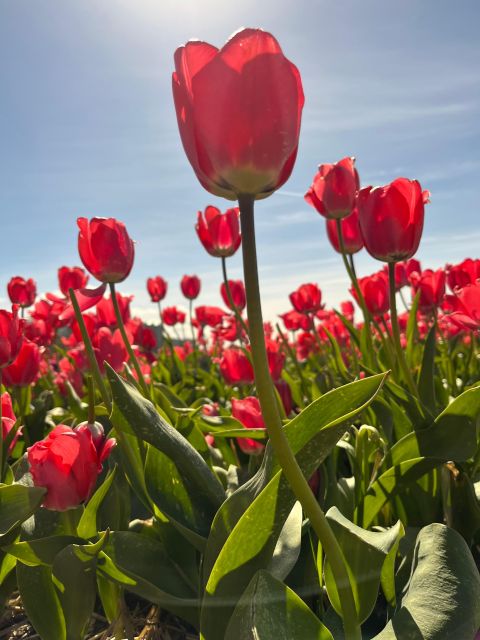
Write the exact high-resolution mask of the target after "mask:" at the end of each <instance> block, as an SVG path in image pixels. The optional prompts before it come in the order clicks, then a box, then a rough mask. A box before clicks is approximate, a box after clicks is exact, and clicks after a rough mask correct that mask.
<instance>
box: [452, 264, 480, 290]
mask: <svg viewBox="0 0 480 640" xmlns="http://www.w3.org/2000/svg"><path fill="white" fill-rule="evenodd" d="M445 271H446V275H447V284H448V286H449V287H450V290H451V291H453V292H455V289H457V287H460V288H462V287H464V286H465V285H467V284H474V283H475V282H476V281H477V280H478V279H479V278H480V260H472V258H467V259H466V260H463V262H460V264H455V265H451V264H449V265H447V267H446V269H445Z"/></svg>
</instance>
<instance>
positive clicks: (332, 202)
mask: <svg viewBox="0 0 480 640" xmlns="http://www.w3.org/2000/svg"><path fill="white" fill-rule="evenodd" d="M359 188H360V180H359V177H358V172H357V170H356V169H355V158H348V157H347V158H343V160H340V161H339V162H336V163H335V164H321V165H320V166H319V167H318V172H317V174H316V175H315V177H314V179H313V183H312V186H311V187H310V188H309V190H308V191H307V193H306V194H305V201H306V202H308V204H309V205H311V206H312V207H313V208H314V209H316V210H317V211H318V213H320V214H321V215H322V216H325V218H330V219H335V218H346V217H347V216H349V215H350V214H351V213H352V212H353V208H354V206H355V197H356V195H357V191H358V190H359Z"/></svg>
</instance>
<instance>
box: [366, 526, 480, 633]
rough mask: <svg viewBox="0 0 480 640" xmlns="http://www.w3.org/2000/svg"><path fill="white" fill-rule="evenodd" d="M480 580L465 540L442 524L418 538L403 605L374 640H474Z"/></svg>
mask: <svg viewBox="0 0 480 640" xmlns="http://www.w3.org/2000/svg"><path fill="white" fill-rule="evenodd" d="M479 602H480V576H479V573H478V569H477V567H476V566H475V562H474V560H473V557H472V554H471V553H470V550H469V548H468V546H467V545H466V543H465V541H464V539H463V538H462V536H461V535H460V534H459V533H457V532H456V531H454V530H453V529H449V528H448V527H446V526H444V525H442V524H437V523H434V524H430V525H428V526H427V527H424V528H423V529H422V530H421V531H420V533H419V534H418V537H417V542H416V546H415V551H414V554H413V564H412V569H411V575H410V580H409V582H408V585H407V588H406V591H405V593H404V594H403V596H402V598H401V602H400V605H399V607H398V609H397V611H396V612H395V614H394V615H393V617H392V619H391V620H390V621H389V623H388V624H387V626H386V627H385V629H384V630H383V631H381V632H380V633H379V634H378V635H377V636H375V639H374V640H394V639H395V638H398V639H403V638H411V639H412V640H417V638H418V640H446V638H459V639H460V638H465V639H467V638H474V637H475V634H476V632H477V630H478V628H479V627H480V606H479Z"/></svg>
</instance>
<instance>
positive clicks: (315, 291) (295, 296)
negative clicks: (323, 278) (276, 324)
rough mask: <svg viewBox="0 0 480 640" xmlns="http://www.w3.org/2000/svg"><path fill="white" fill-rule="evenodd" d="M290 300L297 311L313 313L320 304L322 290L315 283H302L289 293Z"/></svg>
mask: <svg viewBox="0 0 480 640" xmlns="http://www.w3.org/2000/svg"><path fill="white" fill-rule="evenodd" d="M290 302H291V303H292V306H293V308H294V309H295V311H298V312H299V313H315V311H318V310H319V309H320V308H321V306H322V292H321V291H320V289H319V287H318V285H316V284H312V283H309V284H302V285H301V286H300V287H298V289H297V290H296V291H294V292H293V293H291V294H290Z"/></svg>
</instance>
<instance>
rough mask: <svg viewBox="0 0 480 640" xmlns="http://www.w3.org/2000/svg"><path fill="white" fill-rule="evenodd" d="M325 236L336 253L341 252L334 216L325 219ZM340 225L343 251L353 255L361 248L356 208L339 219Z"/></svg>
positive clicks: (361, 240)
mask: <svg viewBox="0 0 480 640" xmlns="http://www.w3.org/2000/svg"><path fill="white" fill-rule="evenodd" d="M326 225H327V236H328V239H329V240H330V244H331V245H332V247H333V248H334V249H335V251H336V252H337V253H342V250H341V247H340V240H339V238H338V231H337V221H336V220H335V219H334V218H329V219H328V220H327V221H326ZM340 225H341V227H342V237H343V247H344V249H345V253H349V254H350V255H353V254H354V253H358V252H359V251H360V250H361V249H363V238H362V234H361V232H360V225H359V223H358V209H357V208H355V209H354V210H353V211H352V213H351V214H350V215H349V216H346V217H345V218H342V219H341V220H340Z"/></svg>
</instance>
